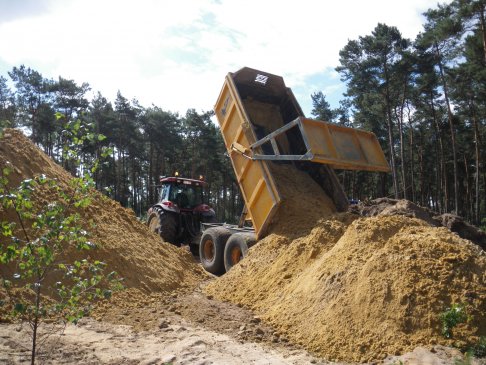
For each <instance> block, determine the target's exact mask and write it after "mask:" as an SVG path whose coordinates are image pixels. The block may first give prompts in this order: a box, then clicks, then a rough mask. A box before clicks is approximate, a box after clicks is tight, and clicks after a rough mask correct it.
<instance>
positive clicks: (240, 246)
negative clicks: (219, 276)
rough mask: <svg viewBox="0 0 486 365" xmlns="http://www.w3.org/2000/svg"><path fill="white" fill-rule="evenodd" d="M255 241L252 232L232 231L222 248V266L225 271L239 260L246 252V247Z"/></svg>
mask: <svg viewBox="0 0 486 365" xmlns="http://www.w3.org/2000/svg"><path fill="white" fill-rule="evenodd" d="M255 242H256V237H255V235H254V234H253V233H246V232H238V233H233V234H232V235H231V237H230V238H229V239H228V242H226V247H225V248H224V268H225V269H226V272H228V271H229V269H231V268H232V267H233V266H235V265H236V264H237V263H238V262H240V261H241V260H242V259H243V258H244V257H245V256H246V254H247V252H248V248H249V247H251V246H252V245H253V244H254V243H255Z"/></svg>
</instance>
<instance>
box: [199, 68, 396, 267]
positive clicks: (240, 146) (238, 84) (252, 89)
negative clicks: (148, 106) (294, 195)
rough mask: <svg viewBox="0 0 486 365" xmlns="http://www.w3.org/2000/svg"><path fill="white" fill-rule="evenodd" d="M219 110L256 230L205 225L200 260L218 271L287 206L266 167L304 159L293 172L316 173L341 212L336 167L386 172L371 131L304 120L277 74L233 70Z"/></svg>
mask: <svg viewBox="0 0 486 365" xmlns="http://www.w3.org/2000/svg"><path fill="white" fill-rule="evenodd" d="M214 111H215V113H216V118H217V120H218V123H219V126H220V130H221V134H222V136H223V139H224V143H225V146H226V149H227V151H228V155H229V157H230V160H231V163H232V165H233V169H234V171H235V175H236V179H237V182H238V185H239V187H240V191H241V194H242V197H243V200H244V203H245V211H246V218H247V219H251V222H252V227H253V229H252V230H251V231H249V230H248V229H247V228H241V227H240V228H238V227H236V226H229V225H223V226H221V225H214V224H210V225H205V230H204V232H203V236H202V238H201V242H200V257H201V262H202V264H203V266H204V267H205V269H206V270H208V271H210V272H213V273H215V274H217V273H222V272H224V270H228V269H229V268H230V267H231V266H233V265H234V264H235V263H236V262H238V261H239V260H240V259H241V257H242V256H244V255H245V253H246V251H247V249H248V246H249V245H251V244H252V243H254V242H255V241H256V240H258V239H260V238H262V237H264V236H265V235H266V234H267V233H268V227H269V225H270V224H271V222H272V218H273V217H274V216H275V214H276V212H277V211H278V209H279V206H280V204H281V201H282V197H281V194H280V193H279V190H278V186H277V184H276V182H275V178H274V176H273V175H272V172H271V169H270V167H269V165H268V164H269V163H271V162H274V161H296V162H297V161H299V163H295V165H296V168H299V169H301V170H304V171H306V172H308V173H309V175H310V176H312V178H313V179H314V180H315V181H316V182H317V183H318V184H319V185H320V186H321V187H322V188H323V189H324V190H325V192H326V193H327V195H329V197H330V198H331V199H332V200H333V202H334V204H335V206H336V208H337V209H338V211H344V210H346V209H347V205H348V201H347V197H346V196H345V194H344V191H343V189H342V187H341V185H340V184H339V181H338V179H337V177H336V175H335V173H334V171H333V169H334V168H335V169H346V170H366V171H382V172H388V171H389V167H388V163H387V161H386V159H385V156H384V154H383V151H382V149H381V147H380V145H379V143H378V140H377V138H376V136H375V135H374V134H373V133H370V132H366V131H360V130H356V129H353V128H347V127H343V126H340V125H336V124H330V123H325V122H322V121H317V120H312V119H307V118H305V116H304V113H303V112H302V109H301V108H300V106H299V104H298V102H297V100H296V98H295V96H294V95H293V93H292V90H291V89H290V88H288V87H286V86H285V83H284V80H283V78H282V77H280V76H276V75H272V74H269V73H267V72H262V71H258V70H254V69H251V68H247V67H245V68H242V69H240V70H239V71H237V72H234V73H229V74H228V75H227V76H226V78H225V82H224V84H223V88H222V90H221V93H220V95H219V97H218V100H217V102H216V105H215V107H214ZM297 165H298V167H297Z"/></svg>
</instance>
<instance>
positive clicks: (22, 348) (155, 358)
mask: <svg viewBox="0 0 486 365" xmlns="http://www.w3.org/2000/svg"><path fill="white" fill-rule="evenodd" d="M136 312H137V313H130V316H123V315H120V313H122V312H120V311H119V310H115V309H114V310H112V311H108V312H106V313H105V316H104V320H102V321H99V320H95V319H93V318H86V319H84V320H82V321H81V322H80V323H78V325H77V326H74V325H68V326H67V327H66V328H65V330H64V331H63V333H62V334H55V335H51V336H50V337H48V339H47V340H46V341H45V342H44V343H42V347H41V355H40V356H39V357H38V359H39V362H38V363H39V364H93V365H94V364H110V365H112V364H113V365H114V364H154V365H155V364H157V365H168V364H171V365H176V364H180V365H183V364H200V365H203V364H208V365H209V364H214V365H231V364H235V365H237V364H238V365H239V364H254V365H264V364H266V365H277V364H292V365H305V364H335V365H347V364H348V363H342V362H339V363H337V362H331V361H327V360H325V359H322V358H318V357H315V356H313V355H312V354H310V353H308V352H306V351H304V350H302V349H300V348H299V347H298V346H296V345H293V344H291V343H289V341H288V340H287V339H286V338H285V337H283V336H281V335H279V334H278V333H277V332H276V331H275V330H274V329H272V328H271V327H269V326H267V325H265V324H263V323H262V322H261V321H260V320H259V318H258V317H255V316H254V315H253V314H252V313H251V312H249V311H247V310H245V309H243V308H240V307H238V306H235V305H232V304H228V303H223V302H219V301H217V300H215V299H213V298H211V297H207V296H205V295H204V294H202V291H201V288H198V289H196V290H195V291H193V292H187V293H183V294H180V295H174V296H171V297H169V298H165V299H164V300H159V301H157V302H156V304H155V305H154V303H153V302H152V303H151V304H150V305H146V306H144V307H139V308H138V309H137V311H136ZM127 319H129V320H128V321H127ZM123 322H128V323H130V325H127V324H122V323H123ZM29 341H30V337H29V331H28V329H27V327H26V326H24V327H23V328H20V327H19V326H16V325H12V324H1V325H0V364H25V363H29V362H30V359H29V354H30V351H29V350H28V349H29V345H30V344H29ZM461 358H462V355H461V353H460V352H459V351H458V350H455V349H450V348H445V347H441V346H436V347H433V348H428V349H426V348H417V349H415V350H414V351H413V352H411V353H407V354H404V355H402V356H396V357H389V358H388V359H386V360H385V361H384V362H383V364H385V365H399V364H403V365H448V364H451V365H452V364H456V360H457V359H461ZM472 364H474V365H480V364H481V365H483V364H486V361H484V360H483V361H478V360H474V361H473V362H472Z"/></svg>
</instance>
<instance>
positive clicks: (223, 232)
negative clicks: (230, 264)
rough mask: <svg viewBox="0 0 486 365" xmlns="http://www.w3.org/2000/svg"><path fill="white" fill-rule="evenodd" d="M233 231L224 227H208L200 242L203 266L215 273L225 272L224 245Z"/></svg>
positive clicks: (200, 255)
mask: <svg viewBox="0 0 486 365" xmlns="http://www.w3.org/2000/svg"><path fill="white" fill-rule="evenodd" d="M229 236H231V232H230V231H229V230H227V229H226V228H223V227H211V228H208V229H206V230H205V231H204V232H203V234H202V237H201V242H200V243H199V258H200V259H201V264H202V266H203V268H204V269H205V270H206V271H208V272H210V273H212V274H215V275H220V274H224V260H223V256H224V246H225V245H226V241H227V240H228V238H229Z"/></svg>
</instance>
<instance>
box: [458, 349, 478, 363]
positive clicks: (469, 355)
mask: <svg viewBox="0 0 486 365" xmlns="http://www.w3.org/2000/svg"><path fill="white" fill-rule="evenodd" d="M473 359H474V357H473V354H472V353H471V352H470V351H467V352H466V353H465V354H464V356H463V357H462V359H461V358H460V359H455V360H454V365H472V361H473Z"/></svg>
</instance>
